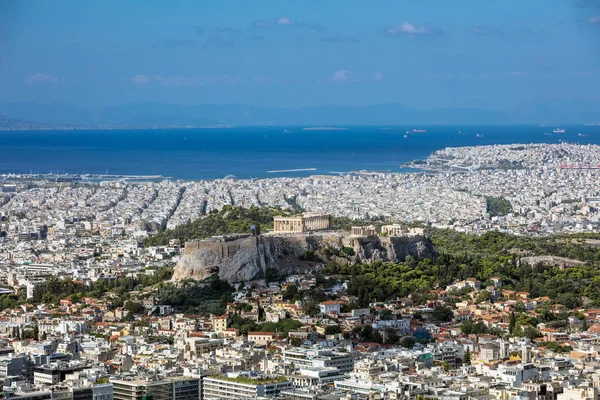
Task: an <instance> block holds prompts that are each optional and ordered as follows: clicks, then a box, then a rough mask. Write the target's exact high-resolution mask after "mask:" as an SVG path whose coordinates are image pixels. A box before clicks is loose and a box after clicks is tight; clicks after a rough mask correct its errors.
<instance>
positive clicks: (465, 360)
mask: <svg viewBox="0 0 600 400" xmlns="http://www.w3.org/2000/svg"><path fill="white" fill-rule="evenodd" d="M463 365H471V349H469V348H467V350H465V354H464V356H463Z"/></svg>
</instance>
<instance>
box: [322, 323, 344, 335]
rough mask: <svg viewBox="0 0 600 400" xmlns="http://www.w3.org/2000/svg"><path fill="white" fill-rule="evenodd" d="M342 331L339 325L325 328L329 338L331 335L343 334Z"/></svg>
mask: <svg viewBox="0 0 600 400" xmlns="http://www.w3.org/2000/svg"><path fill="white" fill-rule="evenodd" d="M341 332H342V330H341V329H340V327H339V326H338V325H327V326H326V327H325V335H327V336H329V335H335V334H337V333H341Z"/></svg>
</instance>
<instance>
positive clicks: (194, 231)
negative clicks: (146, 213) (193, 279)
mask: <svg viewBox="0 0 600 400" xmlns="http://www.w3.org/2000/svg"><path fill="white" fill-rule="evenodd" d="M291 214H293V212H290V211H283V210H281V209H279V208H267V207H262V208H261V207H250V208H242V207H232V206H225V207H223V208H222V209H221V210H220V211H219V212H212V213H210V214H208V215H206V216H204V217H202V218H199V219H196V220H194V221H189V222H188V223H186V224H183V225H180V226H178V227H176V228H175V229H167V230H165V231H162V232H159V233H158V234H156V235H152V236H149V237H147V238H146V239H145V240H144V245H145V246H165V245H167V244H169V240H171V239H179V240H180V241H181V243H184V242H186V241H188V240H192V239H205V238H208V237H211V236H215V235H228V234H232V233H250V226H252V225H256V226H259V227H260V231H261V232H265V231H266V230H269V229H273V217H274V216H277V215H291Z"/></svg>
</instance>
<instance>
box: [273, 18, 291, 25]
mask: <svg viewBox="0 0 600 400" xmlns="http://www.w3.org/2000/svg"><path fill="white" fill-rule="evenodd" d="M275 22H276V23H277V25H284V26H285V25H287V26H291V25H294V21H292V20H291V19H289V18H285V17H281V18H279V19H278V20H277V21H275Z"/></svg>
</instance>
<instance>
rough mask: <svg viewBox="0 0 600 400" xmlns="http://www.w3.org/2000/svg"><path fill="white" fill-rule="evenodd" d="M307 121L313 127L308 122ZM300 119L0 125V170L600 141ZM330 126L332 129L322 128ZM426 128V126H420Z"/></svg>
mask: <svg viewBox="0 0 600 400" xmlns="http://www.w3.org/2000/svg"><path fill="white" fill-rule="evenodd" d="M307 128H309V129H307ZM310 128H311V127H301V126H287V127H282V126H276V127H275V126H268V127H257V126H252V127H232V128H199V129H128V130H55V131H1V132H0V175H1V174H11V173H25V174H29V173H34V174H48V173H50V172H52V173H59V174H64V173H71V174H111V175H161V176H164V177H169V178H172V179H183V180H201V179H219V178H224V177H226V176H231V175H233V176H235V177H237V178H240V179H247V178H272V177H302V176H310V175H321V174H339V173H346V172H352V171H361V170H366V171H387V172H414V169H406V168H402V165H403V164H405V163H406V162H408V161H412V160H416V159H425V158H426V157H427V156H429V155H430V154H431V153H433V152H434V151H436V150H439V149H442V148H445V147H457V146H477V145H491V144H516V143H520V144H527V143H560V142H569V143H580V144H600V126H598V125H588V126H585V125H577V126H562V127H561V128H564V129H566V132H565V133H552V131H553V130H554V129H555V127H550V126H418V127H415V126H379V127H378V126H340V127H335V128H336V129H310ZM327 128H330V127H327ZM423 131H425V132H423Z"/></svg>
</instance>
